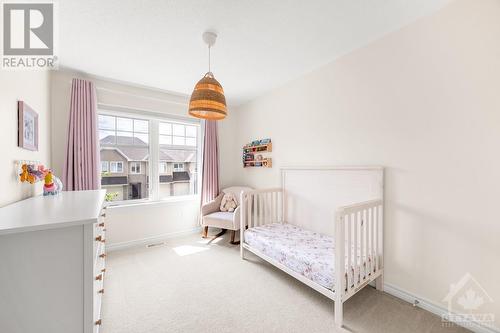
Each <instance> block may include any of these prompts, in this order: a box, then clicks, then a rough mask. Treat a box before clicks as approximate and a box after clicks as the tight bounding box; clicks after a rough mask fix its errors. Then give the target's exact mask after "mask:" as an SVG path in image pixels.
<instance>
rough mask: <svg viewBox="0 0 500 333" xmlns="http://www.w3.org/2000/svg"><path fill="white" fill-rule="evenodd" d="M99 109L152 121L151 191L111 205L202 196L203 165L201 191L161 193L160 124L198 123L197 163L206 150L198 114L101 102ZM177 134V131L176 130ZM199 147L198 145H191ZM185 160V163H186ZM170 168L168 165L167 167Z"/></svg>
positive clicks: (199, 169)
mask: <svg viewBox="0 0 500 333" xmlns="http://www.w3.org/2000/svg"><path fill="white" fill-rule="evenodd" d="M98 107H99V110H98V113H99V114H102V115H109V116H115V117H124V118H126V117H129V118H135V119H140V120H148V121H149V145H148V146H149V160H148V170H149V179H150V181H149V194H148V197H147V198H144V199H137V200H123V201H113V202H112V203H111V204H110V205H112V206H127V205H137V204H150V203H160V202H169V201H170V202H179V201H186V200H198V199H199V198H200V193H201V170H202V168H201V167H198V168H196V175H194V174H193V176H196V179H197V184H196V188H197V189H196V192H197V194H193V195H185V196H172V197H167V198H160V197H159V187H160V173H159V166H160V164H159V163H160V161H159V148H160V143H159V141H160V135H159V124H160V122H166V123H180V124H183V125H188V126H189V125H191V126H193V125H194V126H196V128H197V133H196V134H197V136H196V147H197V151H196V156H197V158H196V160H197V163H200V165H201V163H202V156H203V154H202V150H203V146H202V144H203V142H202V138H203V136H204V130H203V121H201V120H199V119H194V118H187V117H180V116H175V115H171V114H165V115H157V114H155V113H151V112H147V111H141V110H135V109H129V108H115V107H113V106H107V105H102V104H99V105H98ZM172 134H173V133H172ZM191 147H195V146H191ZM184 164H185V163H184ZM167 170H168V168H167ZM152 179H157V181H151V180H152Z"/></svg>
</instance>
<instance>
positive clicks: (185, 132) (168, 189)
mask: <svg viewBox="0 0 500 333" xmlns="http://www.w3.org/2000/svg"><path fill="white" fill-rule="evenodd" d="M98 125H99V143H100V154H101V161H102V162H101V186H102V188H104V189H106V190H107V193H108V195H107V200H113V201H118V202H119V201H124V200H138V199H142V200H145V199H148V200H161V199H165V198H168V197H171V196H182V195H194V194H198V191H199V179H200V178H201V177H199V175H198V170H199V168H198V167H197V163H198V156H199V155H200V154H199V149H200V144H199V143H198V142H199V139H200V131H201V128H200V123H199V122H198V121H196V120H195V121H191V120H186V121H180V120H178V119H169V118H168V117H161V118H160V117H151V118H149V117H147V116H143V115H141V116H137V117H129V116H126V117H125V116H120V115H117V114H116V113H114V112H106V111H100V112H99V124H98ZM152 133H157V134H156V135H158V137H156V138H155V140H153V139H151V135H153V134H152ZM150 156H153V157H155V160H156V163H158V164H156V165H157V166H158V167H157V168H152V167H151V165H150V163H149V162H150Z"/></svg>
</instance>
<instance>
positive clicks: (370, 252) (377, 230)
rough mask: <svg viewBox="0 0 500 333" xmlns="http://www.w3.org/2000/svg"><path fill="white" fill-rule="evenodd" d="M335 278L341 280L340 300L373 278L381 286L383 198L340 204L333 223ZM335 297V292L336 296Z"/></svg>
mask: <svg viewBox="0 0 500 333" xmlns="http://www.w3.org/2000/svg"><path fill="white" fill-rule="evenodd" d="M335 244H345V246H338V245H336V248H335V265H336V267H335V272H336V275H337V276H336V277H335V279H336V281H342V284H343V285H342V288H341V289H340V288H337V290H341V291H342V295H341V297H342V301H343V302H344V301H345V300H347V299H348V298H349V297H351V296H352V295H354V294H355V293H356V292H357V291H358V290H360V289H361V288H363V287H364V286H366V285H367V284H368V283H370V282H371V281H374V280H375V279H376V285H377V289H382V281H381V280H382V260H383V250H384V249H383V244H384V242H383V201H382V200H373V201H367V202H362V203H359V204H355V205H350V206H345V207H341V208H339V209H338V210H337V212H336V223H335ZM337 296H339V295H337Z"/></svg>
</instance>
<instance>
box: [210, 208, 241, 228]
mask: <svg viewBox="0 0 500 333" xmlns="http://www.w3.org/2000/svg"><path fill="white" fill-rule="evenodd" d="M201 224H202V225H203V226H210V227H215V228H221V229H230V230H235V228H234V212H233V213H230V212H215V213H211V214H208V215H206V216H203V221H202V222H201ZM238 229H239V228H238Z"/></svg>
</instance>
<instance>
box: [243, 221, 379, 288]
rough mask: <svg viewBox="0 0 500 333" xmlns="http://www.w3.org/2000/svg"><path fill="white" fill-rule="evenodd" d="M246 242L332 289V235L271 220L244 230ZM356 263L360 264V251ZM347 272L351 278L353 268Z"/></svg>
mask: <svg viewBox="0 0 500 333" xmlns="http://www.w3.org/2000/svg"><path fill="white" fill-rule="evenodd" d="M245 243H247V244H248V245H250V246H251V247H252V248H254V249H256V250H258V251H259V252H261V253H263V254H265V255H267V256H269V257H271V258H273V259H275V260H276V261H278V262H279V263H281V264H283V265H285V266H287V267H288V268H290V269H292V270H293V271H295V272H297V273H300V274H302V275H303V276H305V277H306V278H308V279H310V280H312V281H314V282H316V283H318V284H320V285H321V286H323V287H325V288H327V289H330V290H334V286H335V274H334V268H335V262H334V258H335V256H334V249H335V244H334V239H333V237H330V236H325V235H322V234H319V233H316V232H312V231H309V230H305V229H302V228H300V227H297V226H295V225H292V224H288V223H271V224H266V225H263V226H259V227H254V228H250V229H248V230H246V231H245ZM369 260H370V259H369ZM357 262H358V265H359V263H360V262H359V252H358V261H357ZM363 267H365V263H363ZM349 271H350V274H351V277H352V275H353V269H352V268H351V270H349ZM351 281H352V280H351Z"/></svg>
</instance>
